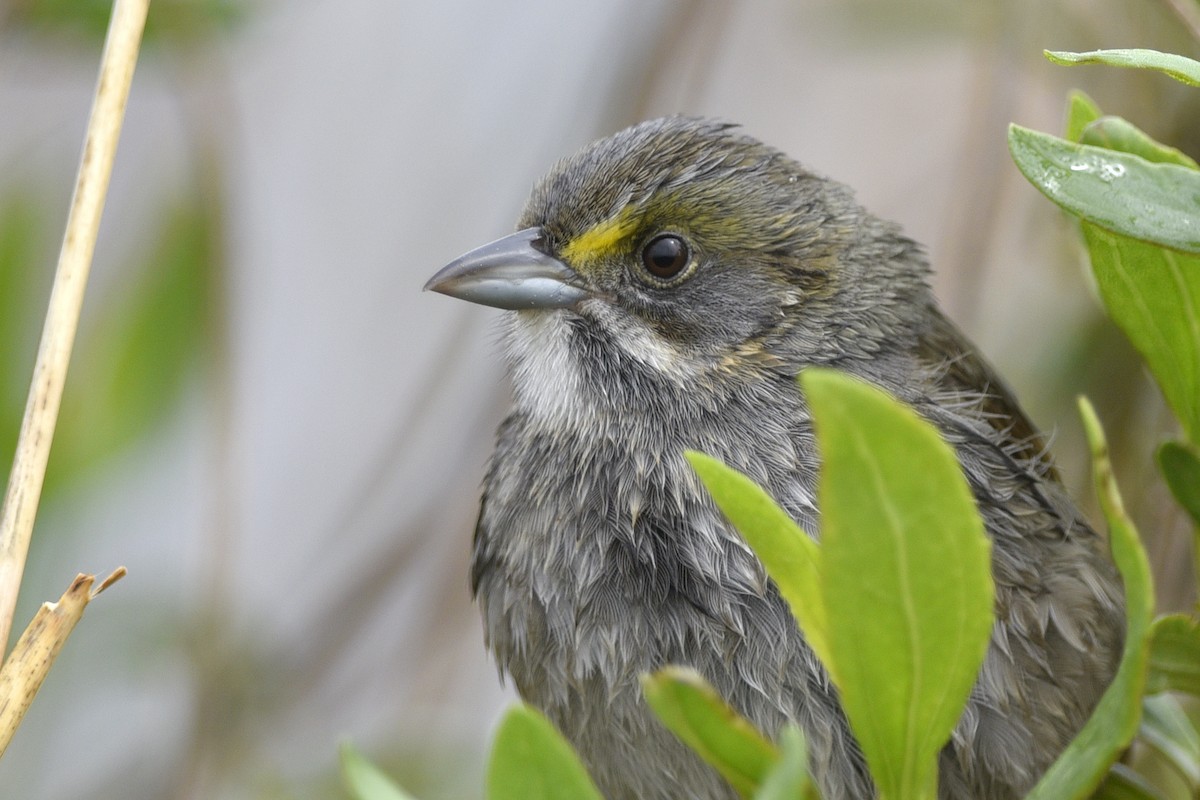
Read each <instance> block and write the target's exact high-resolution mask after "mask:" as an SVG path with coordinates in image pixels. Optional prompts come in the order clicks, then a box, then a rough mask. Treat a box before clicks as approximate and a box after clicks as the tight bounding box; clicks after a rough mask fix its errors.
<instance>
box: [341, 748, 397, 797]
mask: <svg viewBox="0 0 1200 800" xmlns="http://www.w3.org/2000/svg"><path fill="white" fill-rule="evenodd" d="M340 762H341V769H342V783H344V784H345V786H346V790H347V791H348V792H350V796H351V797H352V798H353V800H411V797H412V795H410V794H408V793H407V792H405V791H404V790H403V789H401V788H400V787H399V786H397V785H396V784H395V783H393V782H392V779H391V778H389V777H388V776H387V775H385V774H384V772H383V770H381V769H379V767H377V766H375V765H374V764H372V763H371V762H370V761H368V760H367V759H366V758H365V757H364V756H363V755H362V753H359V752H358V751H357V750H355V749H354V747H353V746H351V745H350V744H348V743H347V744H343V745H342V746H341V749H340Z"/></svg>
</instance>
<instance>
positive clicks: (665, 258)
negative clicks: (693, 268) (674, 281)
mask: <svg viewBox="0 0 1200 800" xmlns="http://www.w3.org/2000/svg"><path fill="white" fill-rule="evenodd" d="M691 258H692V254H691V251H690V250H689V249H688V245H687V242H685V241H684V240H683V239H680V238H679V237H678V236H676V235H674V234H671V233H664V234H663V235H662V236H655V237H654V238H653V239H651V240H650V241H648V242H646V246H645V247H643V248H642V264H643V265H644V266H645V267H646V271H647V272H649V273H650V274H651V275H653V276H654V277H656V278H662V279H663V280H670V279H671V278H674V277H675V276H676V275H678V274H679V273H681V272H683V269H684V267H686V266H687V265H688V262H689V261H690V260H691Z"/></svg>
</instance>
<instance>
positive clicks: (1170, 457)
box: [1157, 442, 1200, 525]
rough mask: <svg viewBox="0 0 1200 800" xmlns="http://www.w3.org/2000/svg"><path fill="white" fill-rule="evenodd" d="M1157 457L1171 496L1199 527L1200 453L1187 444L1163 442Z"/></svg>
mask: <svg viewBox="0 0 1200 800" xmlns="http://www.w3.org/2000/svg"><path fill="white" fill-rule="evenodd" d="M1157 455H1158V468H1159V469H1160V470H1162V474H1163V478H1165V479H1166V481H1167V486H1169V487H1171V494H1173V495H1175V500H1176V501H1177V502H1178V503H1179V505H1181V506H1183V508H1184V510H1185V511H1187V512H1188V514H1189V515H1191V517H1192V521H1193V522H1195V523H1196V524H1197V525H1200V451H1198V450H1197V448H1196V447H1194V446H1192V445H1190V444H1188V443H1187V442H1164V443H1163V444H1162V446H1161V447H1159V448H1158V453H1157Z"/></svg>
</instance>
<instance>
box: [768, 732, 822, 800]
mask: <svg viewBox="0 0 1200 800" xmlns="http://www.w3.org/2000/svg"><path fill="white" fill-rule="evenodd" d="M817 798H818V795H817V790H816V787H814V786H813V784H812V781H811V780H810V779H809V776H808V747H807V745H806V744H805V742H804V734H803V733H802V732H801V731H800V729H799V728H798V727H796V726H795V725H788V726H786V727H785V728H784V729H783V730H782V731H780V732H779V760H778V761H777V762H776V763H775V766H773V767H772V768H771V771H770V772H768V773H767V776H766V778H764V779H763V781H762V784H761V785H760V786H759V788H758V791H757V792H755V794H754V800H817Z"/></svg>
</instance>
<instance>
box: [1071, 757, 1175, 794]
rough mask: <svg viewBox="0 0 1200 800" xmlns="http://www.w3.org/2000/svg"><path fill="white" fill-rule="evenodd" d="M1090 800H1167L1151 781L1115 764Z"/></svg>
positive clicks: (1122, 765) (1121, 765)
mask: <svg viewBox="0 0 1200 800" xmlns="http://www.w3.org/2000/svg"><path fill="white" fill-rule="evenodd" d="M1089 797H1090V800H1167V798H1165V797H1163V795H1162V792H1160V791H1159V790H1158V789H1156V788H1155V787H1154V785H1153V784H1151V783H1150V782H1149V781H1147V780H1146V779H1145V778H1143V777H1142V776H1141V775H1139V774H1138V773H1136V772H1134V771H1133V770H1132V769H1130V768H1129V767H1127V766H1125V765H1124V764H1113V765H1112V769H1110V770H1109V771H1108V774H1107V775H1105V776H1104V782H1103V783H1101V784H1100V788H1098V789H1097V790H1096V791H1095V793H1094V794H1092V795H1089Z"/></svg>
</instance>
